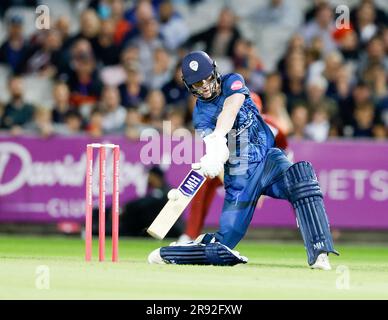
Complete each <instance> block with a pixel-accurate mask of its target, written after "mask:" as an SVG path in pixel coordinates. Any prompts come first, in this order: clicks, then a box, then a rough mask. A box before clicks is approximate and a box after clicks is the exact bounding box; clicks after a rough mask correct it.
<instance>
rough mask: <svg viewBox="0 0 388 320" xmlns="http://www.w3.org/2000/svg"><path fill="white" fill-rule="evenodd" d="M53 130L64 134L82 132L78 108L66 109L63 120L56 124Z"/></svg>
mask: <svg viewBox="0 0 388 320" xmlns="http://www.w3.org/2000/svg"><path fill="white" fill-rule="evenodd" d="M55 131H56V132H57V133H58V134H61V135H64V136H72V135H78V134H80V133H82V116H81V113H80V112H79V111H78V110H68V111H67V112H66V114H65V118H64V122H63V123H62V124H58V125H57V126H56V129H55Z"/></svg>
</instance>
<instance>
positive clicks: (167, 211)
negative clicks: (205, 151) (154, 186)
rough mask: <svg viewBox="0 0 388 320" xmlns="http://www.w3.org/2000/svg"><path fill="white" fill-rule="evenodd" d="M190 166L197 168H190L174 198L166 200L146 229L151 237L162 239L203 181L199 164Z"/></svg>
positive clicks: (204, 178) (203, 177)
mask: <svg viewBox="0 0 388 320" xmlns="http://www.w3.org/2000/svg"><path fill="white" fill-rule="evenodd" d="M192 167H193V168H197V169H191V170H190V172H189V173H188V174H187V176H186V177H185V178H184V179H183V181H182V183H181V184H180V185H179V187H178V188H177V193H176V198H175V199H174V200H172V199H171V200H168V202H167V203H166V205H165V206H164V207H163V209H162V210H161V211H160V212H159V214H158V216H157V217H156V218H155V220H154V221H153V222H152V224H151V225H150V226H149V228H148V229H147V233H148V234H149V235H151V236H152V237H154V238H156V239H160V240H162V239H163V238H164V237H165V236H166V234H167V233H168V232H169V231H170V229H171V228H172V226H173V225H174V224H175V222H176V221H177V220H178V218H179V217H180V216H181V214H182V213H183V211H184V210H185V209H186V207H187V206H188V204H189V203H190V201H191V199H193V198H194V196H195V194H196V193H197V191H198V190H199V189H200V188H201V186H202V185H203V183H204V182H205V180H206V177H205V176H204V175H203V174H202V172H201V169H200V166H199V165H198V164H194V165H193V166H192Z"/></svg>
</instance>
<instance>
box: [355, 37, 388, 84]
mask: <svg viewBox="0 0 388 320" xmlns="http://www.w3.org/2000/svg"><path fill="white" fill-rule="evenodd" d="M374 64H380V65H381V66H382V68H383V69H384V70H385V72H388V56H387V55H386V54H385V48H384V42H383V39H382V38H381V37H380V36H375V37H373V38H372V39H370V41H369V42H368V44H367V47H366V53H364V54H363V55H361V56H360V60H359V64H358V76H359V77H360V78H362V75H363V73H364V72H365V70H366V69H367V68H368V67H369V66H371V65H374Z"/></svg>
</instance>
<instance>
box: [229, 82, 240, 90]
mask: <svg viewBox="0 0 388 320" xmlns="http://www.w3.org/2000/svg"><path fill="white" fill-rule="evenodd" d="M242 87H243V84H242V82H241V81H240V80H236V81H234V82H233V83H232V85H231V86H230V88H231V89H232V90H239V89H241V88H242Z"/></svg>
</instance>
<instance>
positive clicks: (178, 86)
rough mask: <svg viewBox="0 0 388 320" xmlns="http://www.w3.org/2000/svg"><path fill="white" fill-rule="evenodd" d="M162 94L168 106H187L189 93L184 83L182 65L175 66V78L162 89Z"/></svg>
mask: <svg viewBox="0 0 388 320" xmlns="http://www.w3.org/2000/svg"><path fill="white" fill-rule="evenodd" d="M162 92H163V94H164V96H165V98H166V103H167V104H168V105H173V107H181V106H184V105H185V103H186V100H187V97H188V95H189V92H188V90H187V88H186V87H185V85H184V83H183V81H182V71H181V64H180V63H178V64H177V65H176V66H175V70H174V73H173V78H172V79H171V80H170V81H169V82H168V83H166V84H165V85H164V86H163V87H162Z"/></svg>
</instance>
